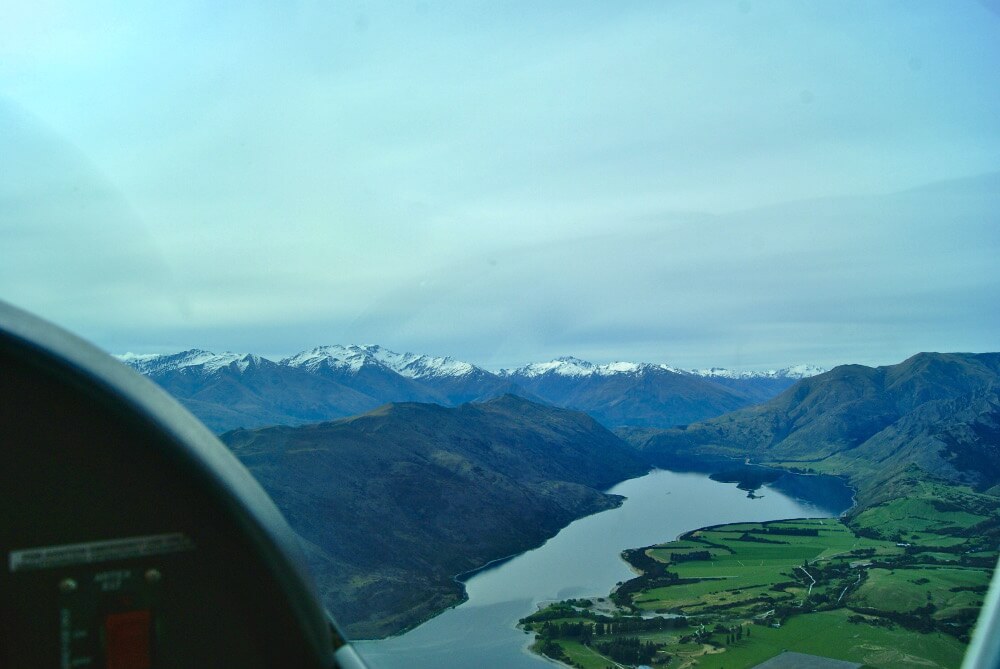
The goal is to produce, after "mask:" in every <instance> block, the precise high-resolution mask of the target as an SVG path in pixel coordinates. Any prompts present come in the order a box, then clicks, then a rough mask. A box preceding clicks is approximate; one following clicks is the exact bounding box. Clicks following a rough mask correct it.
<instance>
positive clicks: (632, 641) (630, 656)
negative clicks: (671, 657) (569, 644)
mask: <svg viewBox="0 0 1000 669" xmlns="http://www.w3.org/2000/svg"><path fill="white" fill-rule="evenodd" d="M662 647H663V645H662V644H656V643H653V642H652V641H646V642H645V643H644V642H643V641H642V640H640V639H639V638H638V637H634V636H633V637H614V638H612V639H609V640H608V641H599V642H596V643H595V644H594V648H596V649H597V651H598V652H599V653H601V654H602V655H606V656H608V657H610V658H611V659H612V660H614V661H615V662H621V663H623V664H649V663H651V662H652V661H653V657H654V656H655V655H656V652H657V651H658V650H659V649H660V648H662Z"/></svg>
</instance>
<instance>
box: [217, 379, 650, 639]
mask: <svg viewBox="0 0 1000 669" xmlns="http://www.w3.org/2000/svg"><path fill="white" fill-rule="evenodd" d="M222 440H223V441H224V442H225V443H226V444H227V445H228V446H229V447H230V448H231V449H232V450H233V452H234V453H235V454H236V455H237V457H239V458H240V460H241V461H242V462H243V463H244V464H245V465H246V466H247V467H248V468H249V469H250V471H251V472H252V473H253V474H254V476H255V477H256V478H257V480H258V481H260V482H261V484H262V485H263V486H264V488H265V489H266V490H267V491H268V493H269V494H270V495H271V496H272V497H273V498H274V500H275V502H276V503H277V504H278V506H279V507H280V508H281V510H282V511H283V513H284V514H285V516H286V517H287V518H288V520H289V522H290V523H291V525H292V527H293V528H295V530H296V531H297V532H298V533H299V534H300V536H302V537H303V539H304V541H305V544H306V546H307V552H308V554H309V560H310V562H311V565H312V567H313V572H314V575H315V577H316V580H317V582H318V584H319V588H320V591H321V594H322V596H323V598H324V600H325V602H326V604H327V605H328V606H329V607H330V609H331V611H333V612H334V614H335V615H336V616H337V619H338V621H340V622H341V623H342V624H343V625H344V626H345V627H346V630H347V632H348V633H349V634H350V635H351V636H352V637H355V638H364V637H373V636H383V635H386V634H391V633H395V632H399V631H401V630H403V629H405V628H407V627H409V626H412V625H414V624H416V623H417V622H420V621H421V620H424V619H426V618H428V617H430V616H431V615H433V614H435V613H437V612H438V611H440V610H441V609H443V608H445V607H447V606H450V605H454V604H456V603H457V602H459V601H460V600H461V598H462V596H463V590H462V586H461V585H460V584H459V583H457V582H456V581H455V580H454V576H455V575H457V574H459V573H462V572H466V571H469V570H472V569H476V568H478V567H481V566H483V565H484V564H486V563H488V562H490V561H491V560H496V559H499V558H502V557H506V556H508V555H512V554H515V553H519V552H522V551H524V550H527V549H529V548H532V547H534V546H537V545H539V544H541V543H542V542H543V541H545V540H546V539H548V538H549V537H551V536H553V535H554V534H555V533H556V532H558V531H559V530H560V529H561V528H562V527H564V526H565V525H567V524H569V523H570V522H571V521H573V520H575V519H576V518H579V517H582V516H585V515H588V514H591V513H595V512H597V511H602V510H605V509H608V508H612V507H614V506H617V505H618V504H619V503H620V501H621V500H620V498H617V497H615V496H611V495H607V494H605V493H603V492H600V491H601V490H604V489H606V488H608V487H610V486H612V485H613V484H615V483H617V482H619V481H621V480H623V479H626V478H630V477H633V476H637V475H640V474H642V473H644V472H645V471H646V470H647V469H648V467H647V465H645V464H644V463H643V462H641V461H640V460H639V458H638V457H637V456H636V454H635V452H634V451H633V450H632V449H630V448H629V447H628V446H627V445H626V444H625V443H624V442H622V441H621V440H619V439H618V438H617V437H615V436H614V435H613V434H611V433H610V432H608V431H607V430H606V429H604V428H603V427H601V426H600V425H599V424H598V423H597V422H596V421H594V420H593V419H592V418H590V417H588V416H586V415H584V414H581V413H576V412H572V411H566V410H562V409H555V408H552V407H548V406H541V405H538V404H534V403H531V402H528V401H526V400H524V399H522V398H519V397H514V396H510V395H508V396H503V397H500V398H497V399H493V400H490V401H488V402H485V403H482V404H464V405H462V406H459V407H457V408H445V407H441V406H438V405H433V404H415V403H411V404H394V405H387V406H384V407H381V408H379V409H377V410H376V411H373V412H371V413H368V414H365V415H362V416H358V417H356V418H350V419H345V420H339V421H336V422H329V423H321V424H318V425H309V426H303V427H272V428H265V429H258V430H236V431H233V432H229V433H227V434H224V435H222Z"/></svg>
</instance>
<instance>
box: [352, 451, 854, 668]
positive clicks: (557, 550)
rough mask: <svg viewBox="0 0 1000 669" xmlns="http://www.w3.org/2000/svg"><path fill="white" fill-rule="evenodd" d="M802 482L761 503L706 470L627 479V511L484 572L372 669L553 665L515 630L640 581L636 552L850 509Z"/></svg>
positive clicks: (383, 651) (371, 645) (579, 526)
mask: <svg viewBox="0 0 1000 669" xmlns="http://www.w3.org/2000/svg"><path fill="white" fill-rule="evenodd" d="M799 478H801V479H807V480H805V481H798V482H796V483H794V484H792V487H793V488H797V489H796V490H795V491H794V494H786V493H785V492H783V491H782V490H781V489H779V488H778V487H777V485H776V484H778V483H779V481H781V480H782V479H778V480H776V481H774V482H773V484H771V483H768V484H763V485H761V486H760V487H759V488H757V490H756V492H755V497H754V498H750V497H748V496H747V492H746V491H745V490H741V489H740V488H738V487H737V486H736V485H735V484H733V483H724V482H719V481H713V480H712V479H711V478H709V476H708V474H707V473H704V472H678V471H670V470H663V469H657V470H653V471H652V472H650V473H649V474H646V475H645V476H642V477H639V478H635V479H630V480H628V481H624V482H622V483H620V484H618V485H616V486H615V487H613V488H612V489H611V490H609V491H608V492H610V493H613V494H618V495H623V496H625V497H626V500H625V502H624V503H623V504H622V505H621V506H620V507H618V508H616V509H610V510H608V511H603V512H601V513H597V514H594V515H592V516H588V517H586V518H581V519H580V520H577V521H575V522H574V523H571V524H570V525H568V526H567V527H565V528H564V529H563V530H562V531H561V532H559V534H557V535H556V536H555V537H553V538H552V539H550V540H549V541H547V542H546V543H545V544H543V545H542V546H540V547H538V548H536V549H534V550H531V551H528V552H526V553H522V554H520V555H518V556H516V557H513V558H510V559H508V560H506V561H503V562H502V563H497V564H494V565H491V566H489V567H487V568H485V569H483V570H480V571H478V572H476V573H475V574H474V575H472V576H471V577H469V578H468V580H467V581H466V591H467V594H468V599H467V600H466V601H465V602H463V603H462V604H460V605H459V606H457V607H455V608H453V609H449V610H448V611H445V612H444V613H442V614H441V615H439V616H437V617H435V618H433V619H431V620H429V621H427V622H426V623H424V624H422V625H420V626H419V627H417V628H416V629H413V630H411V631H409V632H407V633H406V634H403V635H401V636H398V637H394V638H390V639H384V640H380V641H364V642H358V643H357V644H356V645H357V648H358V650H359V652H360V653H361V654H362V655H363V656H364V657H365V659H366V660H367V661H368V662H369V664H370V666H371V667H372V669H397V668H398V669H408V668H412V669H424V668H426V669H432V668H434V669H450V668H454V669H466V668H467V667H483V669H489V668H491V667H496V668H497V669H530V668H534V669H540V668H541V667H551V666H552V665H551V663H550V662H548V661H547V660H543V659H541V658H539V657H537V656H534V655H531V654H529V653H528V652H527V645H528V643H529V641H530V639H531V636H530V635H528V634H526V633H524V632H523V631H521V630H518V629H517V628H516V625H517V621H518V620H519V619H520V618H522V617H524V616H526V615H528V614H530V613H532V612H534V611H535V610H536V608H537V607H538V605H539V604H541V603H543V602H546V601H551V600H561V599H571V598H580V597H588V596H591V597H605V596H607V595H608V593H609V592H610V590H611V589H612V588H613V587H614V586H615V585H616V584H617V583H619V582H623V581H625V580H628V579H630V578H631V577H632V576H633V575H634V574H633V573H632V571H631V570H630V568H629V566H628V565H627V564H626V563H625V562H624V561H623V560H622V559H621V557H620V554H621V551H623V550H625V549H627V548H636V547H639V546H647V545H650V544H654V543H658V542H662V541H668V540H671V539H674V538H676V537H677V536H679V535H680V534H682V533H683V532H687V531H690V530H693V529H697V528H699V527H705V526H708V525H719V524H724V523H733V522H741V521H757V522H760V521H765V520H778V519H781V518H801V517H834V516H837V515H838V514H840V513H841V512H842V511H844V510H845V509H846V508H847V507H848V506H849V499H850V497H849V494H847V495H846V498H847V499H848V503H847V504H844V499H845V494H844V490H841V491H840V494H838V495H830V494H829V492H830V491H829V490H828V489H827V488H828V487H829V488H830V490H834V489H835V487H834V486H831V485H830V483H829V481H821V479H820V477H816V476H804V477H799ZM792 480H793V481H794V479H792ZM834 481H836V480H834ZM838 483H839V482H838ZM810 484H815V485H814V487H815V488H816V489H815V490H811V489H810ZM840 485H841V486H842V487H843V484H840ZM844 489H845V490H846V488H844ZM848 492H849V491H848ZM807 497H812V498H813V501H810V500H809V499H807Z"/></svg>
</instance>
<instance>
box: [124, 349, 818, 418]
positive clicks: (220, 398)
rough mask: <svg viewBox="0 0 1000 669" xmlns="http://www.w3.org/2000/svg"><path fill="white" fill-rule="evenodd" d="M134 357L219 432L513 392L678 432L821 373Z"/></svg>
mask: <svg viewBox="0 0 1000 669" xmlns="http://www.w3.org/2000/svg"><path fill="white" fill-rule="evenodd" d="M122 359H123V360H124V361H125V362H126V363H127V364H129V365H131V366H132V367H134V368H135V369H137V370H138V371H140V372H142V373H143V374H146V375H147V376H149V377H150V378H152V379H153V380H154V381H156V382H157V383H159V384H160V385H161V386H163V387H164V388H165V389H166V390H167V391H168V392H170V393H171V394H172V395H174V396H175V397H177V398H178V399H179V400H180V401H181V403H183V404H184V405H185V406H186V407H187V408H188V409H189V410H190V411H191V412H192V413H194V414H195V415H196V416H198V418H200V419H201V420H202V421H203V422H204V423H205V424H206V425H208V426H209V427H210V428H211V429H213V430H215V431H216V432H224V431H226V430H231V429H234V428H238V427H246V428H252V427H261V426H265V425H276V424H284V425H302V424H305V423H313V422H318V421H323V420H333V419H336V418H343V417H346V416H352V415H356V414H359V413H362V412H365V411H369V410H371V409H374V408H376V407H378V406H381V405H383V404H386V403H389V402H433V403H436V404H441V405H443V406H457V405H459V404H462V403H463V402H478V401H483V400H487V399H490V398H493V397H499V396H501V395H505V394H514V395H520V396H521V397H524V398H526V399H529V400H531V401H534V402H540V403H548V404H553V405H555V406H559V407H564V408H569V409H576V410H580V411H584V412H586V413H588V414H590V415H591V416H593V417H594V418H596V419H598V420H599V421H601V422H602V423H603V424H605V425H607V426H620V425H632V426H652V427H673V426H675V425H681V424H686V423H690V422H693V421H696V420H703V419H705V418H711V417H713V416H718V415H720V414H722V413H725V412H727V411H732V410H733V409H738V408H741V407H745V406H747V405H750V404H753V403H756V402H761V401H764V400H766V399H769V398H771V397H773V396H774V395H775V394H777V393H778V392H780V391H781V390H784V389H785V388H787V387H788V386H790V385H791V384H792V383H794V382H795V380H796V379H797V378H800V377H801V375H802V374H810V373H815V372H816V371H817V370H815V368H808V367H802V368H801V369H798V368H795V369H788V370H781V371H775V372H767V373H759V374H754V373H752V374H738V373H732V372H729V371H728V370H721V369H708V370H696V371H684V370H678V369H674V368H671V367H668V366H666V365H652V364H635V363H613V364H610V365H593V364H591V363H588V362H584V361H582V360H576V359H575V358H560V359H559V360H554V361H552V362H549V363H538V364H533V365H527V366H525V367H522V368H520V369H517V370H514V371H501V372H500V373H496V374H494V373H492V372H489V371H487V370H485V369H482V368H481V367H477V366H475V365H472V364H470V363H467V362H462V361H458V360H454V359H452V358H435V357H431V356H426V355H415V354H412V353H404V354H398V353H394V352H392V351H389V350H387V349H384V348H382V347H380V346H323V347H319V348H316V349H313V350H311V351H304V352H302V353H299V354H298V355H295V356H292V357H290V358H285V359H284V360H282V361H280V362H272V361H271V360H268V359H266V358H262V357H260V356H257V355H250V354H247V355H240V354H233V353H223V354H218V355H217V354H213V353H208V352H206V351H199V350H191V351H185V352H183V353H177V354H174V355H162V356H123V357H122Z"/></svg>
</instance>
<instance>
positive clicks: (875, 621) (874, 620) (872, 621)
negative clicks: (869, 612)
mask: <svg viewBox="0 0 1000 669" xmlns="http://www.w3.org/2000/svg"><path fill="white" fill-rule="evenodd" d="M847 622H849V623H854V624H855V625H871V626H872V627H885V628H886V629H893V628H895V627H896V623H894V622H892V621H891V620H886V619H885V618H879V617H878V616H873V617H871V618H866V617H865V616H859V615H857V614H855V615H853V616H848V617H847Z"/></svg>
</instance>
